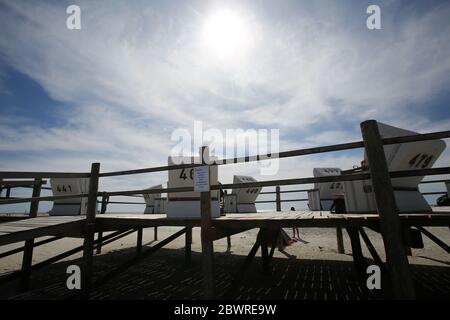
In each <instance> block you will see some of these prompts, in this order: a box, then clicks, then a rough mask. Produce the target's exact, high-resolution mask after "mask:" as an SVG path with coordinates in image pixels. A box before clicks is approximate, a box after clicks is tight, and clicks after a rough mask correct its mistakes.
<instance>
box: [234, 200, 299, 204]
mask: <svg viewBox="0 0 450 320" xmlns="http://www.w3.org/2000/svg"><path fill="white" fill-rule="evenodd" d="M300 201H308V199H285V200H280V202H300ZM274 202H277V201H276V200H260V201H255V202H254V203H274ZM240 204H242V203H240ZM249 204H251V203H249Z"/></svg>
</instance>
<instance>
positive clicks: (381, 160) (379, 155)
mask: <svg viewBox="0 0 450 320" xmlns="http://www.w3.org/2000/svg"><path fill="white" fill-rule="evenodd" d="M361 131H362V136H363V140H364V148H365V150H366V154H367V156H368V161H369V168H370V174H371V180H372V188H373V191H374V193H375V200H376V204H377V210H378V214H379V216H380V226H381V234H382V236H383V242H384V249H385V251H386V263H387V266H388V270H389V273H390V276H391V284H392V293H393V295H394V298H395V299H414V298H415V290H414V284H413V280H412V276H411V271H410V268H409V264H408V258H407V256H406V250H405V245H404V243H403V237H402V226H401V221H400V218H399V216H398V212H397V211H398V209H397V204H396V202H395V197H394V190H393V188H392V183H391V178H390V176H389V170H388V166H387V163H386V157H385V154H384V148H383V144H382V142H381V138H380V132H379V130H378V125H377V122H376V121H375V120H368V121H364V122H363V123H361Z"/></svg>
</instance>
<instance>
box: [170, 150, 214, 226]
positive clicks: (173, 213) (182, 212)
mask: <svg viewBox="0 0 450 320" xmlns="http://www.w3.org/2000/svg"><path fill="white" fill-rule="evenodd" d="M194 159H195V160H196V161H197V163H198V158H193V157H174V158H172V157H169V160H168V163H169V165H175V164H189V163H193V162H194ZM210 159H211V161H214V160H216V159H217V158H216V157H211V158H210ZM209 181H210V184H211V185H217V184H218V166H210V173H209ZM167 187H168V188H182V187H191V188H193V187H194V168H187V169H177V170H169V181H168V183H167ZM218 195H219V191H218V190H211V217H213V218H217V217H219V216H220V206H219V197H218ZM167 217H168V218H197V219H199V218H200V193H199V192H194V191H189V192H169V193H168V194H167Z"/></svg>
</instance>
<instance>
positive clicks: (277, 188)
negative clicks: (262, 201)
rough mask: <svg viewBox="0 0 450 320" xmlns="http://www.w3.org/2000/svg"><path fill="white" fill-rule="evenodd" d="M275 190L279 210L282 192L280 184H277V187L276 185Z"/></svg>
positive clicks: (278, 209) (279, 209)
mask: <svg viewBox="0 0 450 320" xmlns="http://www.w3.org/2000/svg"><path fill="white" fill-rule="evenodd" d="M275 192H276V200H275V202H276V203H277V211H281V193H280V186H276V187H275Z"/></svg>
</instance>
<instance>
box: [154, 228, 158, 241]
mask: <svg viewBox="0 0 450 320" xmlns="http://www.w3.org/2000/svg"><path fill="white" fill-rule="evenodd" d="M153 233H154V236H155V238H154V240H155V241H157V240H158V227H155V228H154V229H153Z"/></svg>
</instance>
